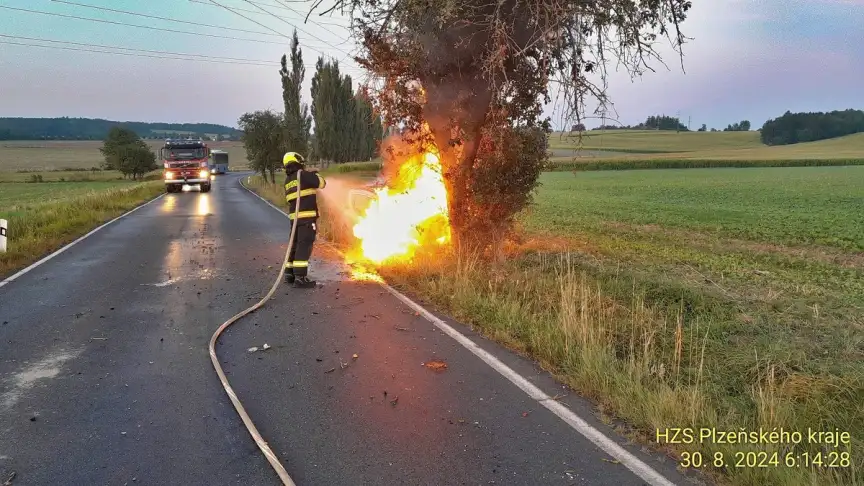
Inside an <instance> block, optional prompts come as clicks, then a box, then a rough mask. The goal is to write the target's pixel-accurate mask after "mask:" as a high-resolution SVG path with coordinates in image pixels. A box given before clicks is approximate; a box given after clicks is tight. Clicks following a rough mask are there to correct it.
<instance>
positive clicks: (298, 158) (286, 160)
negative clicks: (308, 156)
mask: <svg viewBox="0 0 864 486" xmlns="http://www.w3.org/2000/svg"><path fill="white" fill-rule="evenodd" d="M292 162H294V163H297V164H300V165H301V166H302V165H305V163H306V160H305V159H303V156H302V155H300V154H298V153H297V152H286V153H285V156H284V157H282V165H283V166H284V167H287V166H288V164H290V163H292Z"/></svg>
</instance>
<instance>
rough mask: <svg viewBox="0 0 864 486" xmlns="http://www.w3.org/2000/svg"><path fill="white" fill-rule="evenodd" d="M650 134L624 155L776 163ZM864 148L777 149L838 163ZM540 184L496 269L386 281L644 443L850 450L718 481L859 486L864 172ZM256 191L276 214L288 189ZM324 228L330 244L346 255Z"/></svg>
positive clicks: (419, 266)
mask: <svg viewBox="0 0 864 486" xmlns="http://www.w3.org/2000/svg"><path fill="white" fill-rule="evenodd" d="M628 135H629V134H628ZM653 135H656V136H659V137H665V138H666V140H650V139H648V138H645V136H644V135H641V134H640V135H639V136H638V137H634V138H632V139H629V140H628V139H627V138H626V137H624V136H623V135H619V136H618V137H619V138H618V142H617V143H618V144H619V145H618V147H617V148H619V149H626V150H634V151H635V150H639V149H640V147H641V149H642V150H659V149H663V150H679V151H682V152H683V151H684V150H688V151H693V152H695V151H697V150H701V151H702V152H703V153H705V152H709V151H712V150H713V151H714V153H715V154H717V153H719V152H720V151H722V150H740V151H760V153H763V154H764V153H767V152H766V149H768V148H765V147H759V146H758V139H757V138H755V136H754V134H752V133H751V134H748V133H735V132H731V133H730V132H727V133H707V134H696V135H699V138H702V141H701V142H700V143H701V146H698V144H696V143H695V141H697V140H696V138H693V139H691V141H690V144H689V145H687V144H683V143H681V144H679V145H674V144H671V143H670V142H669V139H670V138H669V137H670V135H667V134H660V135H658V134H656V132H655V133H653ZM709 137H714V138H713V141H717V140H720V139H721V138H725V140H721V141H722V142H723V143H725V144H726V147H725V148H724V147H717V146H714V147H713V148H712V147H710V146H708V144H709V142H712V139H711V138H709ZM862 140H864V138H862V137H861V136H854V137H844V138H843V139H837V140H831V141H825V142H817V143H814V144H802V146H799V147H795V146H790V147H778V148H782V149H783V150H784V151H789V150H793V151H796V156H798V157H828V156H830V150H828V149H826V147H828V148H831V147H834V148H838V147H839V148H838V151H839V152H838V153H843V152H842V149H843V147H844V146H846V147H847V149H846V150H851V149H848V147H849V146H850V145H849V144H852V143H860V141H862ZM735 144H737V148H729V146H730V145H735ZM814 147H816V148H815V149H814ZM819 147H822V148H819ZM817 149H818V150H817ZM768 150H773V149H768ZM819 150H823V152H821V155H820V152H819ZM848 154H849V152H846V155H848ZM655 155H656V154H651V155H650V156H648V157H654V156H655ZM715 156H716V155H715ZM663 157H665V155H664V156H663ZM646 159H647V157H646ZM654 160H656V159H654ZM762 160H765V159H755V162H759V163H764V162H761V161H762ZM774 160H780V159H774ZM364 168H366V169H368V168H369V167H364V166H360V165H356V164H355V165H353V166H352V167H351V169H352V170H346V171H345V172H350V173H345V174H344V175H340V174H338V173H333V175H331V178H335V177H342V178H344V177H346V176H350V177H352V178H356V177H357V176H361V175H364V174H365V173H364V172H362V169H364ZM358 169H359V170H360V171H357V170H358ZM331 172H332V171H331ZM541 184H542V185H541V186H540V188H539V189H538V191H537V193H536V196H535V203H536V204H535V205H534V206H533V207H532V208H530V209H529V210H527V211H526V212H524V213H523V214H521V215H520V217H519V226H520V228H521V230H520V231H519V232H517V236H516V238H515V239H514V240H513V241H512V242H511V244H510V245H509V246H508V247H507V248H506V253H505V256H506V258H505V259H504V261H503V262H501V263H499V264H497V265H477V264H476V263H475V262H474V261H472V260H470V259H465V258H464V257H462V258H460V257H457V256H454V257H453V258H443V257H442V256H441V255H433V256H432V257H431V258H429V259H425V258H419V259H417V260H415V262H414V264H413V265H391V266H388V267H384V268H382V269H381V272H382V273H383V274H384V275H385V277H387V279H388V281H389V282H390V283H391V284H394V285H398V286H400V287H403V288H405V289H406V290H408V291H411V292H413V293H415V294H417V295H419V296H421V297H423V298H425V299H428V300H429V301H431V302H434V303H435V304H437V306H439V308H440V309H442V310H445V311H447V312H449V313H450V314H452V315H453V316H454V317H456V318H458V319H460V320H462V321H463V322H467V323H471V324H473V325H475V326H476V327H477V328H478V329H479V330H481V331H482V332H483V333H484V334H485V335H487V336H489V337H491V338H493V339H495V340H497V341H499V342H502V343H505V344H507V345H509V346H510V347H512V348H514V349H516V350H519V351H521V352H523V353H525V354H526V355H529V356H531V357H533V358H535V359H537V360H538V361H539V362H540V363H541V364H542V365H543V366H544V367H545V368H546V369H548V370H551V371H553V372H554V373H556V374H557V375H558V376H559V377H560V378H561V379H562V380H563V381H565V382H567V383H568V384H570V385H572V386H573V387H574V388H575V389H576V390H578V391H579V393H581V394H584V395H586V396H589V397H591V398H592V399H594V400H595V402H596V403H597V405H598V413H599V414H600V415H601V417H604V418H605V419H608V420H612V419H616V418H617V419H621V420H623V421H624V422H625V423H627V424H628V426H627V427H625V431H627V432H629V433H630V434H632V435H633V436H634V437H637V438H639V439H640V440H641V441H643V442H644V443H647V444H652V442H653V441H652V439H651V431H653V430H654V429H656V428H658V427H682V426H705V425H706V424H708V425H710V426H715V427H718V428H722V429H723V430H740V429H741V428H742V427H743V428H744V429H745V430H755V429H758V428H759V427H764V428H769V429H770V428H772V427H783V428H785V429H786V430H798V431H806V430H807V428H808V427H812V428H819V429H821V430H833V428H834V427H836V428H838V429H840V430H841V431H848V432H849V433H850V434H851V436H852V437H853V445H852V446H851V448H850V449H845V448H841V449H840V451H841V452H842V451H848V450H851V451H852V455H851V456H850V457H851V459H850V460H851V463H850V464H851V465H850V466H849V467H846V468H827V467H824V468H813V469H812V470H808V469H794V468H785V467H777V468H773V467H772V468H761V469H760V468H730V470H729V471H728V472H727V474H725V475H722V476H721V477H720V478H719V479H718V481H719V482H728V483H731V484H737V485H748V486H750V485H752V486H756V485H764V484H777V485H784V486H785V485H789V486H791V485H798V484H830V485H846V484H861V480H860V476H861V470H862V468H864V457H861V456H860V455H858V454H855V452H854V451H856V450H860V448H861V447H862V446H864V442H862V438H864V167H860V166H845V167H776V168H769V167H755V168H746V169H745V168H740V169H739V168H726V169H687V170H682V169H668V170H619V171H602V172H576V173H569V172H551V173H545V174H543V175H542V177H541ZM252 185H253V187H255V188H256V189H257V190H259V191H260V192H262V193H263V194H265V195H267V196H268V197H269V198H270V199H272V200H273V201H274V202H277V203H278V202H280V199H281V190H279V189H280V188H278V187H273V188H271V187H263V186H261V184H260V183H255V182H254V181H253V182H252ZM269 189H272V191H271V190H269ZM325 205H326V201H325ZM328 214H329V213H328V212H327V208H325V221H323V222H322V229H323V230H325V231H322V233H326V235H327V236H328V237H330V238H336V239H337V240H339V239H340V233H339V229H340V225H339V224H338V223H334V222H333V221H327V220H329V219H331V218H332V217H333V215H332V214H329V216H328ZM343 226H344V225H343ZM341 229H342V230H343V233H344V227H342V228H341ZM343 241H345V240H343ZM450 262H452V263H450ZM816 449H817V448H816V447H812V446H810V447H808V446H801V447H799V448H798V449H796V450H809V451H811V452H812V451H814V450H816ZM677 450H678V451H679V452H680V451H681V450H682V449H680V448H679V449H677ZM699 450H701V451H702V452H703V454H705V455H706V457H712V454H713V453H714V452H717V451H718V450H722V451H725V452H726V453H734V452H735V451H742V450H743V451H747V450H750V451H769V452H772V451H776V452H777V453H778V454H780V455H779V457H780V459H781V463H782V458H783V454H785V453H786V452H788V450H791V449H785V448H783V447H777V446H770V445H769V446H766V445H764V444H759V445H750V446H741V445H734V446H716V445H713V446H712V445H706V446H704V447H701V448H699Z"/></svg>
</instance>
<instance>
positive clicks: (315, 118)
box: [239, 30, 384, 183]
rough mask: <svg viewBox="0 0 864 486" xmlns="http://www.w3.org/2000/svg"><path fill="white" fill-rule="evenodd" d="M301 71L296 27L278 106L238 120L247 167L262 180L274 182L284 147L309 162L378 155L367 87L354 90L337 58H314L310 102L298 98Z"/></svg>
mask: <svg viewBox="0 0 864 486" xmlns="http://www.w3.org/2000/svg"><path fill="white" fill-rule="evenodd" d="M305 75H306V68H305V67H304V65H303V52H302V49H301V48H300V42H299V39H298V37H297V31H296V30H295V31H294V34H293V36H292V38H291V51H290V57H289V55H283V56H282V59H281V69H280V70H279V76H280V78H281V81H282V101H283V105H284V109H283V111H281V112H275V111H273V110H259V111H255V112H248V113H244V114H243V115H242V116H241V117H240V120H239V126H240V129H241V130H242V132H243V135H242V136H241V140H242V141H243V146H244V147H245V149H246V154H247V158H248V159H249V162H250V164H251V166H252V169H253V170H255V171H256V172H259V173H260V174H262V175H263V176H265V179H267V176H268V175H269V180H270V182H273V183H275V182H276V177H275V171H276V170H277V169H278V168H279V167H281V165H282V156H283V155H284V153H285V152H289V151H291V152H297V153H299V154H301V155H303V156H304V157H306V158H307V159H308V160H310V161H323V162H334V163H343V162H350V161H361V160H370V159H372V158H373V157H375V156H376V155H377V154H378V147H379V144H380V142H381V139H382V137H383V135H384V128H383V125H382V122H381V118H380V117H379V116H378V115H377V114H375V112H374V110H373V106H372V102H371V100H370V97H369V94H368V92H367V91H366V90H365V89H363V88H362V87H360V86H358V89H357V91H356V92H355V90H354V87H353V80H352V79H351V76H348V75H345V74H342V73H341V72H340V70H339V63H338V62H336V61H331V60H325V59H324V58H323V57H319V58H318V61H317V63H316V64H315V74H314V75H313V76H312V83H311V89H310V94H311V98H312V105H311V106H309V105H307V104H306V103H303V102H302V101H301V100H302V96H301V89H302V84H303V80H304V78H305ZM313 123H314V133H313V131H312V125H313Z"/></svg>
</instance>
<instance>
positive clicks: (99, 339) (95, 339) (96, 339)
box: [90, 337, 108, 341]
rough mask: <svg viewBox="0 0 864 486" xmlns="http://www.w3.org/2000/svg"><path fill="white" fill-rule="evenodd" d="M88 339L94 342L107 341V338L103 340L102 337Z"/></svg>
mask: <svg viewBox="0 0 864 486" xmlns="http://www.w3.org/2000/svg"><path fill="white" fill-rule="evenodd" d="M90 339H92V340H94V341H107V340H108V338H103V337H94V338H90Z"/></svg>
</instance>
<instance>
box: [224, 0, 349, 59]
mask: <svg viewBox="0 0 864 486" xmlns="http://www.w3.org/2000/svg"><path fill="white" fill-rule="evenodd" d="M246 1H248V0H246ZM210 3H212V4H213V5H216V6H219V7H222V8H224V9H225V10H227V11H229V12H231V13H233V14H235V15H239V16H240V17H243V18H244V19H246V20H248V21H250V22H254V23H255V24H258V25H260V26H261V27H264V28H265V29H267V30H270V31H272V32H275V33H277V34H279V35H281V36H282V37H285V38H286V39H289V40H293V39H291V37H288V36H287V35H285V34H283V33H281V32H279V31H278V30H275V29H273V28H271V27H268V26H266V25H264V24H262V23H261V22H258V21H257V20H253V19H250V18H249V17H247V16H245V15H243V14H241V13H239V12H237V11H235V10H234V9H232V8H231V7H226V6H225V5H222V4H220V3H218V2H216V0H210ZM249 3H252V2H249ZM252 5H255V4H254V3H252ZM262 10H263V9H262ZM264 12H267V11H266V10H264ZM267 13H269V12H267ZM270 15H273V14H270ZM286 23H288V25H291V26H292V27H294V28H295V29H296V28H297V27H296V26H294V25H293V24H291V23H290V22H287V21H286ZM298 30H300V29H298ZM306 34H307V35H310V34H309V33H308V32H306ZM312 37H315V36H312ZM316 38H317V39H319V40H320V38H318V37H316ZM322 42H327V41H322ZM306 47H307V48H309V49H310V50H312V51H315V52H317V53H319V54H321V55H324V56H327V54H326V53H324V52H322V51H320V50H318V49H315V48H312V47H309V46H306ZM334 49H336V48H335V47H334ZM336 50H337V51H340V52H342V53H343V54H345V55H346V56H350V55H351V54H349V53H347V52H345V51H343V50H341V49H336ZM343 60H344V58H343ZM349 67H350V66H349Z"/></svg>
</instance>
